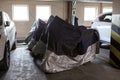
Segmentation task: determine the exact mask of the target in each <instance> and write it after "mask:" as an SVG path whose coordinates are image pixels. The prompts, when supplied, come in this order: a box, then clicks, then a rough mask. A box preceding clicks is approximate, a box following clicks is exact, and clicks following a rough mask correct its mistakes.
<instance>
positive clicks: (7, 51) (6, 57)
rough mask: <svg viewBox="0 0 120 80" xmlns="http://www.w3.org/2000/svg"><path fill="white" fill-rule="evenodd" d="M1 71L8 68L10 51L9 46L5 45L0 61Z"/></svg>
mask: <svg viewBox="0 0 120 80" xmlns="http://www.w3.org/2000/svg"><path fill="white" fill-rule="evenodd" d="M1 66H2V67H1V68H2V70H8V69H9V66H10V49H9V45H8V44H6V45H5V51H4V58H3V60H2V65H1Z"/></svg>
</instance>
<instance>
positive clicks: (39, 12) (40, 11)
mask: <svg viewBox="0 0 120 80" xmlns="http://www.w3.org/2000/svg"><path fill="white" fill-rule="evenodd" d="M50 15H51V7H50V6H49V5H43V6H42V5H38V6H36V20H37V19H38V18H40V19H42V20H44V21H47V20H48V18H49V17H50Z"/></svg>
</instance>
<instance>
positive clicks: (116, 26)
mask: <svg viewBox="0 0 120 80" xmlns="http://www.w3.org/2000/svg"><path fill="white" fill-rule="evenodd" d="M119 3H120V0H113V15H112V28H111V29H112V30H111V45H110V63H111V64H112V65H113V66H115V67H117V68H120V10H119V8H120V6H119Z"/></svg>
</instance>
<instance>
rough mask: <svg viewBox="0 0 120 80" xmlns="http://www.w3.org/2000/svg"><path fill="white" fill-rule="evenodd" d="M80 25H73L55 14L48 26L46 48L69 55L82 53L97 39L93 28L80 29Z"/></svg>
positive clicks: (58, 53) (59, 53) (73, 55)
mask: <svg viewBox="0 0 120 80" xmlns="http://www.w3.org/2000/svg"><path fill="white" fill-rule="evenodd" d="M82 27H83V26H78V27H75V26H73V25H71V24H69V23H67V22H65V21H64V20H62V19H61V18H59V17H58V16H56V17H55V18H54V20H53V21H52V22H51V24H50V25H49V28H48V34H49V36H48V50H50V51H53V52H55V53H56V54H57V55H67V56H71V57H75V56H77V55H82V54H84V53H85V52H86V50H87V48H88V46H90V45H92V44H94V43H95V42H96V41H98V39H97V37H96V36H95V33H94V30H92V29H83V30H82ZM95 39H96V40H95Z"/></svg>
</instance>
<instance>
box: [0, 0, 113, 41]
mask: <svg viewBox="0 0 120 80" xmlns="http://www.w3.org/2000/svg"><path fill="white" fill-rule="evenodd" d="M13 4H27V5H28V6H29V21H23V22H18V21H14V22H15V24H16V27H17V39H25V37H26V35H27V33H28V32H29V30H30V28H31V26H32V24H33V22H34V21H35V17H36V16H35V6H36V5H51V14H52V15H58V16H59V17H61V18H62V19H64V20H66V19H67V6H68V5H67V2H60V1H59V2H54V1H52V2H41V1H37V0H36V1H33V0H2V1H0V10H3V11H6V12H7V13H8V14H9V15H10V17H11V18H12V5H13ZM85 6H96V7H98V13H100V8H102V7H104V6H110V7H111V6H112V3H109V4H108V3H106V4H101V3H84V2H77V4H76V16H77V17H78V18H79V25H85V26H88V27H89V26H91V22H92V21H84V7H85Z"/></svg>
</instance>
